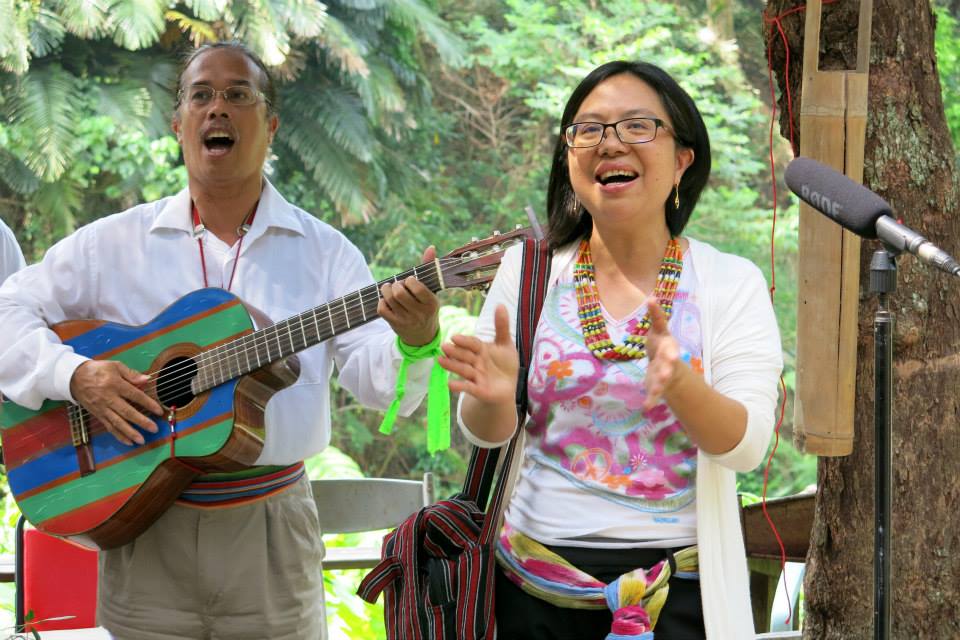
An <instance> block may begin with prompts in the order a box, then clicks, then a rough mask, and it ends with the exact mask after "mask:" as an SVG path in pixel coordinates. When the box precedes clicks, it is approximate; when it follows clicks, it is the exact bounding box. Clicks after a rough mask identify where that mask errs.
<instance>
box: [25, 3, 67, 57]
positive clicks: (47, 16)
mask: <svg viewBox="0 0 960 640" xmlns="http://www.w3.org/2000/svg"><path fill="white" fill-rule="evenodd" d="M66 33H67V30H66V27H65V26H64V24H63V18H61V17H60V16H59V15H57V14H55V13H54V12H52V11H50V10H48V9H44V8H41V9H40V11H38V12H37V18H36V20H35V21H34V22H33V24H32V25H31V26H30V50H31V51H32V52H33V55H34V56H36V57H38V58H42V57H43V56H45V55H47V54H49V53H51V52H53V51H54V50H56V49H57V48H58V47H59V46H60V44H61V43H62V42H63V38H64V36H65V35H66Z"/></svg>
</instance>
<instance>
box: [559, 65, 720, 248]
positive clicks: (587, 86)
mask: <svg viewBox="0 0 960 640" xmlns="http://www.w3.org/2000/svg"><path fill="white" fill-rule="evenodd" d="M621 73H631V74H633V75H635V76H636V77H637V78H639V79H640V80H643V81H644V82H646V83H647V84H648V85H650V86H651V87H652V88H653V90H654V91H656V92H657V94H658V95H659V96H660V100H661V101H663V106H664V108H665V109H666V111H667V115H669V116H670V120H671V122H673V129H674V139H675V140H676V141H677V144H679V145H680V146H682V147H686V148H689V149H693V164H691V165H690V166H689V167H687V170H686V171H685V172H684V174H683V179H682V180H681V181H680V206H679V207H676V206H674V204H673V195H674V194H673V193H671V194H670V197H668V198H667V201H666V203H665V206H664V208H665V211H666V218H667V228H668V229H669V230H670V235H672V236H678V235H680V233H681V232H682V231H683V228H684V227H685V226H687V221H688V220H689V219H690V214H691V213H693V208H694V206H696V204H697V200H698V199H699V198H700V192H701V191H703V188H704V186H706V184H707V178H708V177H709V176H710V139H709V136H708V135H707V127H706V125H704V123H703V118H702V117H701V116H700V111H699V110H698V109H697V105H696V104H694V102H693V99H692V98H691V97H690V96H689V94H687V92H686V91H684V90H683V89H682V88H681V87H680V85H679V84H677V82H676V80H674V79H673V78H672V77H670V75H669V74H668V73H667V72H666V71H664V70H663V69H661V68H660V67H658V66H656V65H653V64H650V63H648V62H630V61H625V60H617V61H615V62H608V63H607V64H604V65H601V66H599V67H597V68H596V69H594V70H593V71H591V72H590V73H589V74H588V75H587V77H585V78H584V79H583V80H581V81H580V84H579V85H577V88H576V89H574V90H573V93H572V94H571V95H570V99H569V100H568V101H567V106H566V107H565V108H564V110H563V116H562V118H561V119H560V135H558V136H557V143H556V146H555V147H554V151H553V164H552V165H551V167H550V181H549V183H548V184H547V228H548V230H547V238H548V239H549V241H550V246H551V247H553V248H558V247H562V246H564V245H566V244H569V243H571V242H574V241H576V240H579V239H582V238H586V237H587V236H589V235H590V231H591V230H592V229H593V219H592V218H591V217H590V213H589V212H588V211H587V210H586V209H585V208H584V207H583V205H581V204H580V203H579V201H578V200H577V197H576V194H575V193H574V191H573V185H571V184H570V168H569V166H568V164H567V144H566V142H565V141H564V137H563V133H562V132H563V130H564V128H565V127H566V126H567V125H569V124H571V123H572V122H573V118H574V116H575V115H577V111H578V110H579V109H580V105H581V104H583V101H584V100H586V98H587V96H588V95H589V94H590V92H591V91H593V90H594V89H595V88H596V86H597V85H598V84H600V83H601V82H603V81H604V80H606V79H608V78H610V77H612V76H615V75H619V74H621Z"/></svg>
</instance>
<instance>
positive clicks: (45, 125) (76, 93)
mask: <svg viewBox="0 0 960 640" xmlns="http://www.w3.org/2000/svg"><path fill="white" fill-rule="evenodd" d="M81 99H82V98H81V93H80V90H79V86H78V83H77V79H76V78H74V77H73V76H72V75H70V74H69V73H67V72H66V71H64V70H63V69H62V68H61V67H60V65H58V64H51V65H49V66H46V67H41V68H38V69H35V70H33V71H31V72H30V73H29V74H28V75H27V76H26V77H24V78H23V79H22V81H21V82H20V84H19V86H18V87H17V90H16V91H15V92H14V94H13V95H12V96H11V98H10V101H9V103H8V114H9V116H10V119H11V120H12V121H13V123H14V124H15V125H16V126H18V127H20V128H22V129H23V130H25V131H26V132H29V134H30V135H32V136H33V137H34V144H33V145H32V147H31V148H30V149H29V150H28V151H27V154H26V163H27V166H29V167H30V169H31V170H33V172H34V173H36V174H37V175H39V176H40V177H41V178H43V179H44V180H56V179H57V178H58V177H59V176H60V175H61V174H62V173H63V171H64V169H65V168H66V166H67V164H68V163H69V162H70V161H71V160H72V158H73V155H74V149H73V141H74V137H73V129H74V126H75V124H76V119H77V115H78V113H77V109H78V106H79V104H80V102H81Z"/></svg>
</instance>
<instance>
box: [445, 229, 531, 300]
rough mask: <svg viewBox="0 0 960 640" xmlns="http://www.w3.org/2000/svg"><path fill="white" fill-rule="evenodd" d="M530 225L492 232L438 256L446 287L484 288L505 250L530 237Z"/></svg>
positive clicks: (488, 283) (487, 284)
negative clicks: (486, 236)
mask: <svg viewBox="0 0 960 640" xmlns="http://www.w3.org/2000/svg"><path fill="white" fill-rule="evenodd" d="M533 237H535V236H534V231H533V229H532V228H530V227H518V228H516V229H514V230H513V231H510V232H508V233H500V232H499V231H494V232H493V235H491V236H490V237H488V238H484V239H483V240H474V241H472V242H470V243H469V244H465V245H463V246H462V247H460V248H459V249H454V250H453V251H451V252H450V253H448V254H447V255H445V256H443V257H442V258H440V259H439V262H440V270H441V272H442V274H443V287H444V288H445V289H453V288H460V289H478V288H484V289H485V288H486V287H488V286H489V285H490V283H491V282H492V281H493V276H495V275H496V273H497V268H498V267H499V266H500V259H501V258H502V257H503V253H504V251H506V250H507V248H508V247H510V246H511V245H514V244H518V243H520V242H523V241H524V240H526V239H527V238H533Z"/></svg>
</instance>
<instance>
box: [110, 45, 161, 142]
mask: <svg viewBox="0 0 960 640" xmlns="http://www.w3.org/2000/svg"><path fill="white" fill-rule="evenodd" d="M143 55H144V54H143V53H138V52H133V51H124V50H118V51H117V52H116V53H115V54H114V55H113V56H112V62H113V64H112V65H111V66H110V67H109V68H105V69H104V71H105V73H104V74H103V77H107V78H122V79H123V81H124V83H125V84H127V85H132V86H134V87H142V88H143V89H144V90H145V91H146V97H147V98H148V99H149V102H148V103H147V104H146V107H147V112H146V113H145V114H143V115H142V116H140V119H141V121H142V124H143V127H144V130H145V131H146V132H147V133H148V135H150V136H152V137H157V136H162V135H167V134H169V133H170V116H171V114H172V112H173V99H174V95H173V88H174V85H175V83H176V78H177V65H176V62H175V61H174V60H172V59H170V58H169V57H165V58H160V59H154V60H151V62H150V64H144V61H143ZM126 119H127V117H126V116H125V117H123V118H120V119H119V121H120V122H123V121H125V120H126Z"/></svg>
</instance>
